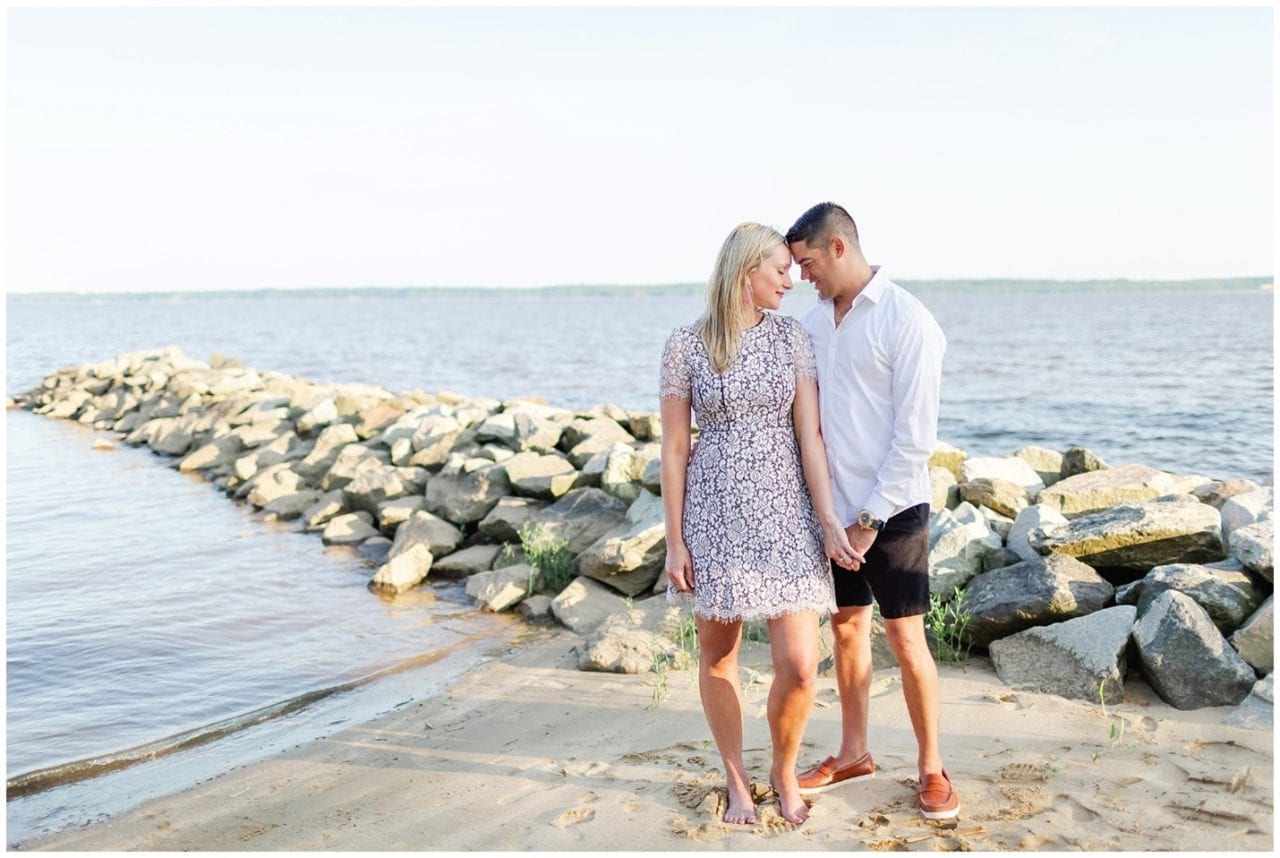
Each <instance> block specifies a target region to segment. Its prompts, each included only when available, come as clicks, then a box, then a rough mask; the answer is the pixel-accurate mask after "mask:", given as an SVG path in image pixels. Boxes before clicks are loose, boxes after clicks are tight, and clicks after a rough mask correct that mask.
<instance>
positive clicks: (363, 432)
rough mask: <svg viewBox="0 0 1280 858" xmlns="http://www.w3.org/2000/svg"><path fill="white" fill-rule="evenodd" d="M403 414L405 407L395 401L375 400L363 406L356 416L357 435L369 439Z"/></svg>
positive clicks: (365, 439) (362, 438) (364, 439)
mask: <svg viewBox="0 0 1280 858" xmlns="http://www.w3.org/2000/svg"><path fill="white" fill-rule="evenodd" d="M402 414H404V408H403V407H402V406H400V405H398V404H396V403H395V402H375V403H373V404H372V405H369V406H368V407H366V408H362V409H361V410H360V413H359V414H358V415H357V416H356V422H355V430H356V435H357V436H358V437H359V438H360V439H361V440H363V441H367V440H369V439H370V438H372V437H374V436H375V435H377V434H378V433H379V432H380V431H381V430H382V429H384V428H385V427H386V426H387V425H388V424H390V423H394V422H395V421H396V420H397V419H398V418H399V417H400V416H401V415H402Z"/></svg>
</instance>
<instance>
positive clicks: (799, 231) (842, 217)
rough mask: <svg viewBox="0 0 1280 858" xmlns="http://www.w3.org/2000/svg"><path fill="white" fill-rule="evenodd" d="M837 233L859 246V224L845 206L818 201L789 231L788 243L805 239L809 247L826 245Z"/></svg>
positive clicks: (851, 243)
mask: <svg viewBox="0 0 1280 858" xmlns="http://www.w3.org/2000/svg"><path fill="white" fill-rule="evenodd" d="M837 233H838V234H840V235H841V236H843V237H844V239H845V241H847V242H849V244H850V245H852V246H853V247H859V244H858V225H857V224H855V223H854V222H853V218H852V217H850V216H849V213H848V212H847V211H845V210H844V207H843V206H838V205H836V204H835V203H818V204H817V205H816V206H814V207H813V208H811V209H809V210H808V211H807V212H805V213H804V214H802V215H800V218H799V219H798V220H797V221H796V222H795V225H794V226H792V227H791V229H790V230H789V231H788V232H787V244H789V245H790V244H794V243H795V242H797V241H803V242H804V243H805V244H806V245H808V246H809V247H818V246H823V247H825V246H826V245H827V244H828V243H829V242H830V241H831V239H832V238H834V237H835V235H836V234H837Z"/></svg>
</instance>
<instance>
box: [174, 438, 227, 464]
mask: <svg viewBox="0 0 1280 858" xmlns="http://www.w3.org/2000/svg"><path fill="white" fill-rule="evenodd" d="M241 449H242V448H241V446H240V439H239V438H233V437H231V436H230V435H228V436H225V437H223V438H218V439H216V440H213V441H210V442H209V443H207V444H204V445H202V446H200V447H197V448H196V449H195V450H193V451H191V452H190V453H188V454H187V455H186V457H185V458H183V460H182V461H181V462H179V463H178V470H179V471H182V472H183V473H187V472H189V471H202V470H204V469H206V468H216V467H218V466H219V465H228V464H231V463H232V462H234V461H235V460H236V458H237V457H238V456H239V455H240V450H241Z"/></svg>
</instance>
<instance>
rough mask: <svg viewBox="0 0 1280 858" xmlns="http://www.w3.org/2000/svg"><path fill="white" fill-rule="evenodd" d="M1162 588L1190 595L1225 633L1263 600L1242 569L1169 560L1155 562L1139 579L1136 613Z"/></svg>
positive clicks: (1140, 611) (1247, 615)
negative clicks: (1166, 561) (1153, 566)
mask: <svg viewBox="0 0 1280 858" xmlns="http://www.w3.org/2000/svg"><path fill="white" fill-rule="evenodd" d="M1165 590H1177V591H1178V592H1180V593H1185V594H1187V595H1188V596H1190V597H1191V598H1192V599H1193V600H1194V601H1195V603H1196V604H1197V605H1199V606H1200V607H1202V608H1204V609H1205V611H1206V612H1207V613H1208V614H1209V618H1210V619H1211V620H1213V624H1214V625H1215V626H1217V627H1218V630H1219V631H1221V632H1222V633H1223V634H1224V635H1227V634H1231V633H1232V632H1233V631H1235V630H1236V629H1238V628H1240V626H1241V625H1243V624H1244V621H1245V620H1247V619H1248V618H1249V615H1250V614H1252V613H1253V612H1254V611H1256V610H1257V609H1258V606H1259V605H1260V604H1262V594H1261V593H1259V592H1258V588H1257V587H1256V586H1255V585H1254V583H1253V579H1252V578H1250V577H1249V575H1248V574H1247V573H1245V572H1241V571H1233V570H1229V569H1214V568H1213V567H1210V566H1202V565H1200V564H1196V563H1170V564H1168V565H1165V566H1157V567H1156V568H1154V569H1152V570H1151V571H1150V572H1148V573H1147V575H1146V577H1145V578H1142V579H1140V580H1139V582H1138V601H1137V607H1138V614H1139V615H1142V614H1145V613H1146V612H1147V609H1148V608H1150V607H1151V603H1152V602H1154V601H1155V600H1156V598H1157V597H1158V596H1159V595H1160V594H1161V593H1163V592H1164V591H1165Z"/></svg>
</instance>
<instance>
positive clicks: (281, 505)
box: [262, 489, 320, 521]
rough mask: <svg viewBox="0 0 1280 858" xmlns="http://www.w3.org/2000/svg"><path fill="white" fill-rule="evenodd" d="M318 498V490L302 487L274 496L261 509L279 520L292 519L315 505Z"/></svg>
mask: <svg viewBox="0 0 1280 858" xmlns="http://www.w3.org/2000/svg"><path fill="white" fill-rule="evenodd" d="M318 500H320V492H318V491H315V490H314V489H303V490H302V491H300V492H294V493H293V494H291V495H284V496H282V497H278V498H276V499H275V500H273V501H271V502H270V503H268V504H267V505H266V506H264V507H263V508H262V511H263V512H265V513H270V514H271V515H274V516H275V517H276V518H277V519H279V520H280V521H292V520H293V519H295V518H299V517H301V516H302V514H303V513H305V512H306V511H307V510H309V509H311V507H313V506H315V504H316V501H318Z"/></svg>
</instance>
